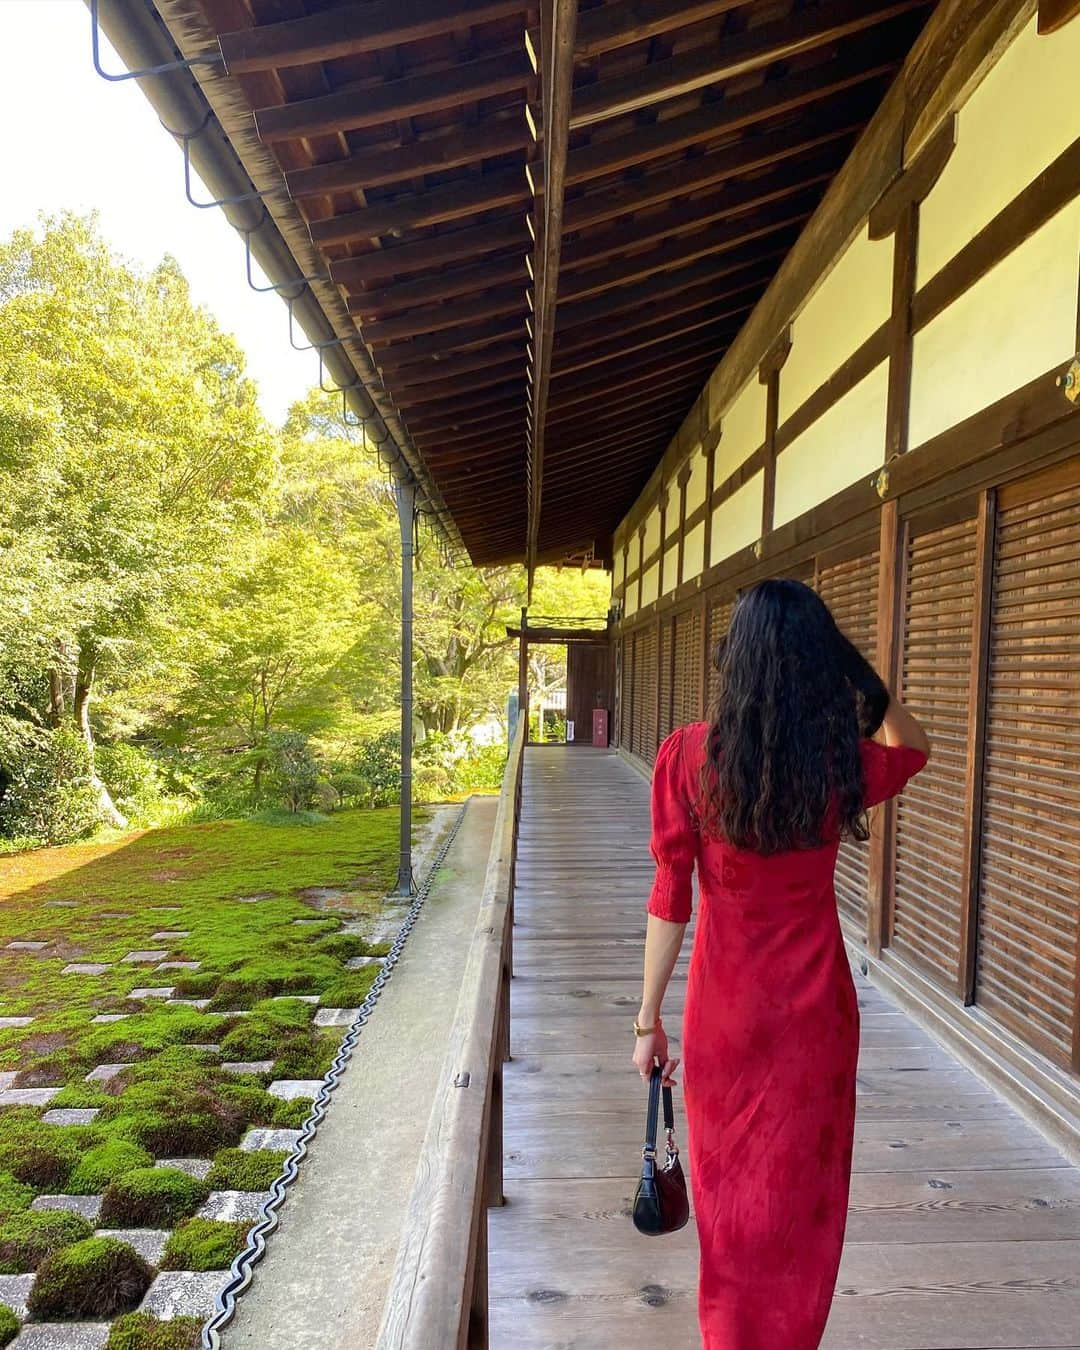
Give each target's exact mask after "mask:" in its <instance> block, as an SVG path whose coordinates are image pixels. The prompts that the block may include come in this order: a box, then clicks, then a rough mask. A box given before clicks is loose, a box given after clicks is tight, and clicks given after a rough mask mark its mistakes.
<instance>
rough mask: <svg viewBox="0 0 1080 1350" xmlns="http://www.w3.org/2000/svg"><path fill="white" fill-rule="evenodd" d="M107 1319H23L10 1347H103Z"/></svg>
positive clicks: (29, 1349)
mask: <svg viewBox="0 0 1080 1350" xmlns="http://www.w3.org/2000/svg"><path fill="white" fill-rule="evenodd" d="M111 1326H112V1323H111V1322H27V1323H26V1325H25V1326H24V1327H23V1329H22V1331H20V1332H19V1334H18V1335H17V1336H16V1337H15V1339H14V1340H13V1341H12V1342H11V1350H105V1346H106V1344H107V1343H108V1340H109V1329H110V1327H111Z"/></svg>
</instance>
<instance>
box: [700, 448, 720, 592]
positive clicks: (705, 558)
mask: <svg viewBox="0 0 1080 1350" xmlns="http://www.w3.org/2000/svg"><path fill="white" fill-rule="evenodd" d="M722 434H723V428H722V425H721V426H717V427H716V428H715V430H713V431H711V432H710V433H709V436H708V439H707V440H706V442H705V538H704V539H703V540H702V555H701V570H702V572H707V571H708V570H709V567H710V565H711V563H712V494H713V487H714V486H715V479H716V447H717V446H718V445H719V444H720V437H721V435H722ZM706 617H708V616H706Z"/></svg>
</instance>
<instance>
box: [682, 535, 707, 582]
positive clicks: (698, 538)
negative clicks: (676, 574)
mask: <svg viewBox="0 0 1080 1350" xmlns="http://www.w3.org/2000/svg"><path fill="white" fill-rule="evenodd" d="M682 561H683V581H691V580H693V578H694V577H696V576H697V575H698V573H699V572H700V571H701V570H702V568H703V567H704V565H705V522H704V521H702V522H701V524H700V525H695V526H694V528H693V529H692V530H688V531H687V534H686V540H685V542H684V543H683V560H682Z"/></svg>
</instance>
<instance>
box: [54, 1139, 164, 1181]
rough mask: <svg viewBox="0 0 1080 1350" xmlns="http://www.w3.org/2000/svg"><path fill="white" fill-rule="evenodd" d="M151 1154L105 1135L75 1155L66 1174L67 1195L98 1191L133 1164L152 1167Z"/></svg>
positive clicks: (130, 1168)
mask: <svg viewBox="0 0 1080 1350" xmlns="http://www.w3.org/2000/svg"><path fill="white" fill-rule="evenodd" d="M153 1163H154V1155H153V1154H152V1153H149V1152H148V1151H147V1150H146V1149H145V1148H140V1147H139V1145H138V1144H133V1143H130V1142H129V1141H128V1140H126V1139H106V1140H105V1141H104V1142H103V1143H100V1144H95V1145H94V1147H93V1148H91V1149H87V1151H86V1152H85V1153H84V1154H83V1155H82V1157H81V1158H80V1159H79V1162H78V1165H77V1166H76V1168H75V1170H74V1171H73V1172H72V1174H71V1176H70V1177H69V1178H68V1183H67V1189H68V1193H69V1194H70V1195H100V1194H101V1192H102V1191H103V1190H105V1188H106V1187H107V1186H108V1185H109V1184H110V1182H113V1181H116V1180H117V1178H118V1177H122V1176H123V1175H124V1174H125V1173H127V1172H133V1171H134V1170H135V1169H136V1168H137V1167H152V1166H153Z"/></svg>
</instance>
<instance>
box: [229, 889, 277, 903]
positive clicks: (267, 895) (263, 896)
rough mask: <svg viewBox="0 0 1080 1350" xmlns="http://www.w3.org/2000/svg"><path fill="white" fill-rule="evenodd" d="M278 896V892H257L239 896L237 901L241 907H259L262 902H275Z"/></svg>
mask: <svg viewBox="0 0 1080 1350" xmlns="http://www.w3.org/2000/svg"><path fill="white" fill-rule="evenodd" d="M276 894H277V892H276V891H255V892H253V894H251V895H238V896H237V897H236V900H237V903H238V904H241V905H257V904H258V903H259V901H260V900H273V898H274V896H275V895H276Z"/></svg>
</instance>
